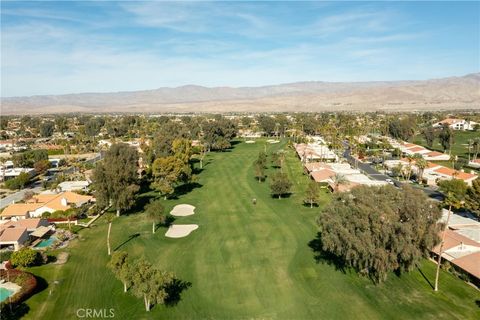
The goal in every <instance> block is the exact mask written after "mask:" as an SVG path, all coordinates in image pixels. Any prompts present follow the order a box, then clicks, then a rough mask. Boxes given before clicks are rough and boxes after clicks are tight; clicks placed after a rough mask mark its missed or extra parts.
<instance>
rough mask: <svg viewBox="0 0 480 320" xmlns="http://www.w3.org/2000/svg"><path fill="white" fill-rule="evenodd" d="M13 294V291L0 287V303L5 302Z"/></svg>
mask: <svg viewBox="0 0 480 320" xmlns="http://www.w3.org/2000/svg"><path fill="white" fill-rule="evenodd" d="M12 294H13V291H11V290H8V289H6V288H2V287H0V302H2V301H3V300H6V299H7V298H8V297H10V296H11V295H12Z"/></svg>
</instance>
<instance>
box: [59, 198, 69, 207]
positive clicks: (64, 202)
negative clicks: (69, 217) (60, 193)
mask: <svg viewBox="0 0 480 320" xmlns="http://www.w3.org/2000/svg"><path fill="white" fill-rule="evenodd" d="M60 203H61V204H62V206H64V207H66V206H67V204H68V203H67V199H65V198H62V199H60Z"/></svg>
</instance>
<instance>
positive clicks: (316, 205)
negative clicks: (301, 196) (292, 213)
mask: <svg viewBox="0 0 480 320" xmlns="http://www.w3.org/2000/svg"><path fill="white" fill-rule="evenodd" d="M302 205H303V206H304V207H305V208H310V209H314V208H318V207H319V206H318V203H314V204H313V207H311V206H310V203H306V202H304V203H303V204H302Z"/></svg>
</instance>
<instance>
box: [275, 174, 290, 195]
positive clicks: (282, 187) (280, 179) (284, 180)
mask: <svg viewBox="0 0 480 320" xmlns="http://www.w3.org/2000/svg"><path fill="white" fill-rule="evenodd" d="M291 187H292V182H291V181H290V179H288V176H287V174H285V173H282V172H277V173H275V174H274V175H273V176H272V179H271V182H270V190H271V194H272V196H274V197H278V199H281V198H282V196H283V195H286V194H289V193H290V189H291Z"/></svg>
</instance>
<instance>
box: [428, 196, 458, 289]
mask: <svg viewBox="0 0 480 320" xmlns="http://www.w3.org/2000/svg"><path fill="white" fill-rule="evenodd" d="M444 204H445V205H447V206H448V215H447V221H446V223H445V226H444V227H443V232H442V241H441V242H440V248H439V250H438V260H437V271H436V274H435V288H434V290H435V291H438V278H439V276H440V265H441V263H442V254H443V246H444V244H445V235H446V233H447V229H448V223H449V222H450V216H451V215H452V207H453V208H457V209H458V208H460V207H461V205H462V201H460V200H459V199H458V198H457V197H455V196H454V195H453V194H452V192H448V193H447V194H446V196H445V200H444Z"/></svg>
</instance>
